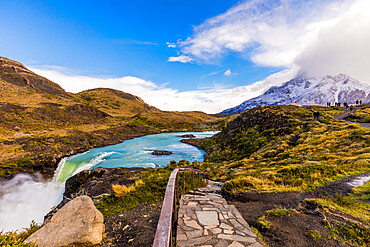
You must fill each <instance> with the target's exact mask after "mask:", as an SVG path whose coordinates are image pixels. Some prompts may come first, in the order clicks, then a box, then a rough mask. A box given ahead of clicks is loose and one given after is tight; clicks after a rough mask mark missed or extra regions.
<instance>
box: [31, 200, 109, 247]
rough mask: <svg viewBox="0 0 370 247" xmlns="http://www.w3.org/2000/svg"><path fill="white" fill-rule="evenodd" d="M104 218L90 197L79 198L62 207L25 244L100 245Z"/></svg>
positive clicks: (40, 245)
mask: <svg viewBox="0 0 370 247" xmlns="http://www.w3.org/2000/svg"><path fill="white" fill-rule="evenodd" d="M103 232H104V217H103V215H102V214H101V213H100V212H99V211H98V210H97V209H96V207H95V206H94V203H93V201H92V200H91V198H90V197H88V196H79V197H76V198H75V199H73V200H72V201H70V202H68V203H67V204H66V205H65V206H64V207H62V208H61V209H60V210H59V211H58V212H57V213H56V214H55V215H54V216H53V217H52V218H51V220H50V221H49V222H48V223H46V224H45V226H43V227H42V228H41V229H39V230H38V231H36V232H35V233H33V234H32V235H31V236H29V237H28V238H27V239H26V240H25V242H26V243H29V242H36V244H37V246H39V247H49V246H54V247H58V246H67V245H70V244H98V243H100V242H101V241H102V238H103Z"/></svg>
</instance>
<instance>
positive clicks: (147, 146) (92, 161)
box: [54, 131, 217, 182]
mask: <svg viewBox="0 0 370 247" xmlns="http://www.w3.org/2000/svg"><path fill="white" fill-rule="evenodd" d="M216 133H217V131H207V132H177V133H162V134H155V135H147V136H142V137H138V138H134V139H131V140H126V141H124V142H122V143H120V144H117V145H112V146H107V147H102V148H95V149H91V150H89V151H88V152H85V153H82V154H77V155H73V156H70V157H68V158H66V159H64V160H62V161H61V164H60V165H59V167H58V170H57V172H56V176H55V177H54V179H55V180H56V181H58V182H63V181H65V180H67V179H68V178H69V177H71V176H72V175H74V174H76V173H78V172H80V171H83V170H87V169H94V168H97V167H105V168H114V167H162V166H166V165H167V164H168V163H169V162H170V161H171V160H174V161H180V160H188V161H190V162H193V161H203V155H204V151H203V150H201V149H198V148H197V147H194V146H191V145H188V144H185V143H181V142H180V140H181V139H184V137H181V136H182V135H185V134H193V135H194V136H195V137H196V138H205V137H210V136H212V135H214V134H216ZM154 150H166V151H170V152H173V154H171V155H153V154H152V152H153V151H154Z"/></svg>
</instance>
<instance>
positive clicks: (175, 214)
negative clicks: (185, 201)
mask: <svg viewBox="0 0 370 247" xmlns="http://www.w3.org/2000/svg"><path fill="white" fill-rule="evenodd" d="M173 200H174V203H173V206H174V208H173V220H174V223H175V224H176V223H177V216H178V215H177V203H176V196H174V197H173ZM171 229H172V227H171ZM171 239H172V238H171Z"/></svg>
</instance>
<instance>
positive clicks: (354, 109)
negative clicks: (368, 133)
mask: <svg viewBox="0 0 370 247" xmlns="http://www.w3.org/2000/svg"><path fill="white" fill-rule="evenodd" d="M368 106H369V104H367V105H361V106H354V107H353V110H352V111H350V110H348V111H346V112H344V113H342V114H339V115H333V117H334V118H335V119H336V120H338V121H340V120H344V121H346V122H347V123H351V124H358V125H360V126H362V127H365V128H370V123H359V122H352V121H349V120H347V119H345V117H347V116H348V115H349V114H350V113H355V112H356V111H357V110H358V109H361V108H364V107H368Z"/></svg>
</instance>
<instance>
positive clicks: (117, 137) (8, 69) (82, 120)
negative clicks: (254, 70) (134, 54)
mask: <svg viewBox="0 0 370 247" xmlns="http://www.w3.org/2000/svg"><path fill="white" fill-rule="evenodd" d="M0 114H1V116H2V117H1V119H0V177H1V176H9V175H12V174H14V173H17V172H19V171H25V172H29V173H34V172H41V173H42V174H43V175H44V176H45V177H51V176H52V175H53V172H54V170H55V168H56V165H57V163H58V162H59V160H60V159H61V158H62V157H64V156H69V155H72V154H75V153H77V152H83V151H86V150H88V149H90V148H93V147H100V146H106V145H110V144H116V143H119V142H121V141H122V140H125V139H130V138H133V137H137V136H142V135H146V134H153V133H159V132H170V131H203V130H215V129H218V128H219V127H220V126H222V125H223V124H224V122H225V119H219V118H216V117H213V116H210V115H207V114H205V113H202V112H168V111H161V110H159V109H157V108H155V107H153V106H150V105H148V104H146V103H145V102H144V101H143V100H142V99H140V98H139V97H137V96H134V95H131V94H128V93H124V92H121V91H118V90H114V89H104V88H99V89H92V90H87V91H83V92H80V93H78V94H71V93H67V92H65V91H64V89H62V88H61V87H60V86H59V85H58V84H56V83H54V82H51V81H50V80H48V79H46V78H44V77H41V76H39V75H37V74H35V73H33V72H32V71H30V70H28V69H27V68H26V67H25V66H23V65H22V64H20V63H18V62H15V61H12V60H9V59H6V58H2V57H0Z"/></svg>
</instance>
